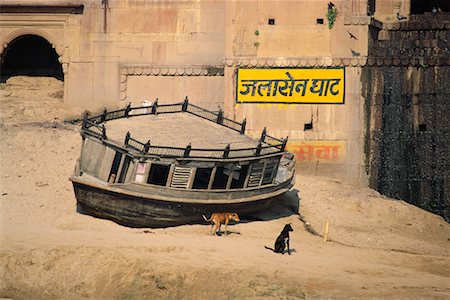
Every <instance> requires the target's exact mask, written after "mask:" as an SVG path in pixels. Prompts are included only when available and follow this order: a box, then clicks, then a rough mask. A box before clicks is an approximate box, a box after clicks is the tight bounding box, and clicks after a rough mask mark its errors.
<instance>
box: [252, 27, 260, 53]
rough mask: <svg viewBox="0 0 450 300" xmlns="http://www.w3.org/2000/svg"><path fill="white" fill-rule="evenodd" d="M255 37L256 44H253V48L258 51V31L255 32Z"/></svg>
mask: <svg viewBox="0 0 450 300" xmlns="http://www.w3.org/2000/svg"><path fill="white" fill-rule="evenodd" d="M255 36H256V42H255V43H253V46H255V47H256V49H258V47H259V42H258V36H259V30H258V29H256V30H255Z"/></svg>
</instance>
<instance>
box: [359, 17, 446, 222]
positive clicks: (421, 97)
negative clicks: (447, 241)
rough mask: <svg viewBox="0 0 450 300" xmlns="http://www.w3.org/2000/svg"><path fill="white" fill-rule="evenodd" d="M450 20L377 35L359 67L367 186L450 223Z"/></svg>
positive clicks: (427, 20) (413, 22)
mask: <svg viewBox="0 0 450 300" xmlns="http://www.w3.org/2000/svg"><path fill="white" fill-rule="evenodd" d="M449 29H450V14H440V15H438V16H432V15H428V16H427V15H423V16H416V17H412V18H411V19H410V20H409V21H407V22H404V23H401V24H396V25H394V26H392V27H390V28H388V29H387V30H384V31H382V32H380V33H379V34H378V39H377V36H376V35H374V36H373V38H374V40H373V42H371V43H370V44H371V46H370V48H369V60H370V65H368V66H366V67H364V70H363V73H364V76H363V78H364V83H365V84H364V87H365V94H364V95H365V99H366V100H365V101H366V107H365V112H366V158H367V163H366V165H367V166H368V174H369V184H370V186H371V187H372V188H375V189H377V190H379V191H380V192H381V193H383V194H385V195H387V196H389V197H393V198H398V199H405V200H407V201H408V202H410V203H413V204H415V205H417V206H419V207H422V208H424V209H427V210H429V211H432V212H434V213H437V214H440V215H442V216H443V217H444V218H445V219H446V220H447V221H449V220H450V203H449V198H450V174H449V170H450V168H449V167H450V154H449V145H450V144H449V141H450V120H449V116H450V90H449V78H450V46H449V41H450V30H449Z"/></svg>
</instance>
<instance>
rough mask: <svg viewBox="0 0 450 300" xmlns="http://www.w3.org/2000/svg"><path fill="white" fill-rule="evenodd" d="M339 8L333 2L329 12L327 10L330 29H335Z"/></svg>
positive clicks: (330, 4)
mask: <svg viewBox="0 0 450 300" xmlns="http://www.w3.org/2000/svg"><path fill="white" fill-rule="evenodd" d="M337 14H338V12H337V8H336V6H334V4H333V3H332V2H329V3H328V10H327V20H328V29H331V28H333V25H334V21H336V17H337Z"/></svg>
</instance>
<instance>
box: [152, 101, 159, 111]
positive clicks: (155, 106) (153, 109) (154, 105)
mask: <svg viewBox="0 0 450 300" xmlns="http://www.w3.org/2000/svg"><path fill="white" fill-rule="evenodd" d="M157 109H158V98H156V100H155V102H154V103H153V106H152V114H153V115H156V110H157Z"/></svg>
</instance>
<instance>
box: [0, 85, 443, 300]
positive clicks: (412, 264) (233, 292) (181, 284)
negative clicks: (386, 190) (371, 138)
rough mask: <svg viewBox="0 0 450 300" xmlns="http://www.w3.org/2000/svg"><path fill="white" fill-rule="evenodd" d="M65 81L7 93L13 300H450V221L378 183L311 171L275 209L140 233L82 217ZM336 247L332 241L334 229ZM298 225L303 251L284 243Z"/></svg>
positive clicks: (6, 292) (2, 248)
mask: <svg viewBox="0 0 450 300" xmlns="http://www.w3.org/2000/svg"><path fill="white" fill-rule="evenodd" d="M61 91H62V84H61V83H60V82H58V81H56V80H54V79H51V78H27V77H18V78H10V79H9V81H8V82H7V83H6V84H0V103H1V111H0V116H1V123H0V126H1V131H0V145H1V146H0V147H1V160H0V168H1V169H0V170H1V174H0V176H1V177H0V178H1V180H0V203H1V208H0V211H1V214H0V217H1V245H0V272H1V278H0V298H1V297H3V298H13V299H80V298H90V299H142V298H146V299H211V298H217V299H304V298H306V299H318V298H326V299H348V298H351V297H353V298H355V299H370V298H372V299H374V298H378V299H380V298H381V299H448V295H449V294H450V283H449V279H450V273H449V272H450V258H449V249H450V247H449V246H450V241H449V238H450V225H449V224H448V223H446V222H445V221H444V220H443V219H442V218H441V217H439V216H436V215H433V214H431V213H428V212H426V211H424V210H421V209H419V208H417V207H414V206H411V205H409V204H407V203H405V202H403V201H398V200H393V199H389V198H386V197H384V196H382V195H380V194H378V193H377V192H376V191H373V190H370V189H368V188H357V187H352V186H348V185H345V184H342V183H340V182H339V181H338V180H336V179H331V178H322V177H314V176H305V175H301V169H300V170H299V173H300V175H298V176H297V178H296V182H297V183H296V186H295V189H294V190H293V191H291V192H290V193H288V194H287V195H286V196H285V197H284V199H283V200H282V201H281V202H280V203H279V204H277V206H276V207H274V209H273V210H272V211H270V212H266V213H263V214H260V215H257V216H252V217H251V218H250V217H249V218H247V219H244V220H243V221H242V222H241V223H239V224H236V225H232V226H230V227H229V229H230V231H231V234H230V235H229V236H226V237H225V236H221V237H219V236H210V235H208V232H209V225H208V224H205V225H186V226H178V227H172V228H166V229H151V228H147V229H131V228H126V227H123V226H119V225H117V224H115V223H113V222H111V221H107V220H100V219H95V218H92V217H90V216H87V215H82V214H79V213H77V212H76V201H75V197H74V194H73V190H72V187H71V184H70V182H69V180H68V177H69V175H70V173H71V172H72V171H73V168H74V165H75V161H76V159H77V157H78V155H79V151H80V149H79V146H80V136H79V134H78V127H77V126H76V125H71V124H67V123H64V122H63V120H64V119H67V118H71V117H75V116H77V115H79V114H80V111H73V110H70V109H69V108H67V107H65V106H64V104H63V103H62V102H61ZM327 220H329V221H330V232H329V239H330V240H331V241H329V242H324V241H323V237H322V236H323V231H324V224H325V222H326V221H327ZM286 223H292V226H293V228H294V232H293V233H292V234H291V247H292V248H293V253H292V255H277V254H274V253H272V252H271V251H269V250H266V249H265V248H264V245H267V246H273V242H274V240H275V238H276V236H277V235H278V234H279V232H280V231H281V229H282V227H283V226H284V224H286Z"/></svg>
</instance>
